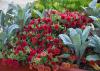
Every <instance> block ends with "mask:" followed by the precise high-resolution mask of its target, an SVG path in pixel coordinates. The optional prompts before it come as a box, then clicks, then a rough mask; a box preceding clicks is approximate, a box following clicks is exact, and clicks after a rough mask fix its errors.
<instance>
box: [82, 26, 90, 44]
mask: <svg viewBox="0 0 100 71" xmlns="http://www.w3.org/2000/svg"><path fill="white" fill-rule="evenodd" d="M90 29H91V27H90V26H87V27H86V28H85V30H84V31H83V33H82V43H84V42H85V41H86V39H87V37H88V35H89V33H90Z"/></svg>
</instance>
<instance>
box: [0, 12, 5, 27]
mask: <svg viewBox="0 0 100 71" xmlns="http://www.w3.org/2000/svg"><path fill="white" fill-rule="evenodd" d="M4 17H5V14H4V12H3V11H2V10H0V26H1V25H2V26H3V25H4V23H5V22H4Z"/></svg>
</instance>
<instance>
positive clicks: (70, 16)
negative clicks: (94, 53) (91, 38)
mask: <svg viewBox="0 0 100 71" xmlns="http://www.w3.org/2000/svg"><path fill="white" fill-rule="evenodd" d="M60 17H61V20H63V21H65V22H64V25H65V26H66V27H67V28H70V27H71V28H82V29H83V28H85V26H86V25H87V24H88V23H92V22H93V20H92V19H91V18H89V17H86V16H84V15H82V14H80V13H79V12H69V11H67V12H65V13H61V14H60ZM63 21H62V23H63Z"/></svg>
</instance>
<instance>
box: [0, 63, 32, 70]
mask: <svg viewBox="0 0 100 71" xmlns="http://www.w3.org/2000/svg"><path fill="white" fill-rule="evenodd" d="M0 71H30V70H29V67H28V66H19V67H17V68H13V67H11V66H8V65H2V64H0Z"/></svg>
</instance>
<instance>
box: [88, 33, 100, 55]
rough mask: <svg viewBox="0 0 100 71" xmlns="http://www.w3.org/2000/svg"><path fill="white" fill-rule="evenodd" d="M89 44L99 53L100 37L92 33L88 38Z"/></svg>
mask: <svg viewBox="0 0 100 71" xmlns="http://www.w3.org/2000/svg"><path fill="white" fill-rule="evenodd" d="M89 45H90V46H92V47H94V51H95V52H96V53H100V37H98V36H97V35H94V36H92V37H91V38H90V44H89Z"/></svg>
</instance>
